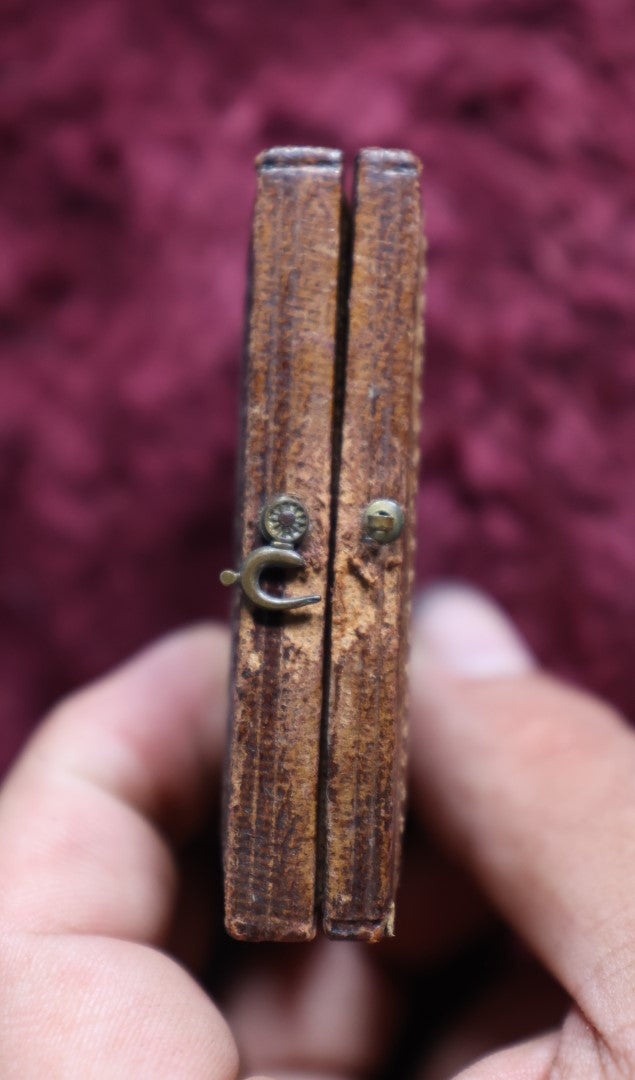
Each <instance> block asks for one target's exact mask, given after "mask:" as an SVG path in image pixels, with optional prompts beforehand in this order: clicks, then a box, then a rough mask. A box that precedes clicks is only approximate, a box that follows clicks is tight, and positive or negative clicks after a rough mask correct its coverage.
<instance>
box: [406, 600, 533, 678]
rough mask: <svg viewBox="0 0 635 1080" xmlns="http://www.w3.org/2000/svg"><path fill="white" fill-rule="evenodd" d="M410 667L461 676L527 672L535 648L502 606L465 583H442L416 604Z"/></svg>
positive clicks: (471, 676) (531, 664) (481, 676)
mask: <svg viewBox="0 0 635 1080" xmlns="http://www.w3.org/2000/svg"><path fill="white" fill-rule="evenodd" d="M412 640H413V648H412V659H411V670H412V673H413V675H414V676H415V677H416V675H417V674H418V672H419V671H420V670H421V669H422V668H424V667H425V669H426V670H429V669H431V668H432V669H437V670H439V671H440V672H444V673H447V674H449V675H454V676H457V677H460V678H490V677H492V676H513V675H521V674H525V673H526V672H527V671H530V670H531V669H532V668H533V667H534V666H535V663H534V660H533V657H532V655H531V652H530V650H529V648H528V646H527V645H526V644H525V642H524V641H523V640H522V638H521V636H520V634H519V633H518V631H517V630H516V628H515V627H514V625H513V624H512V622H511V621H510V620H509V619H508V617H507V616H506V615H505V613H504V612H503V611H502V610H501V608H500V607H499V606H498V605H497V604H496V603H494V601H492V600H491V599H490V598H489V597H487V596H486V595H485V594H484V593H482V592H480V591H479V590H478V589H475V588H474V587H472V586H471V585H468V584H463V583H459V582H457V583H448V584H440V585H435V586H433V587H431V588H430V589H428V590H426V591H425V592H423V593H422V594H421V595H420V597H419V599H418V601H417V602H416V604H415V613H414V619H413V639H412Z"/></svg>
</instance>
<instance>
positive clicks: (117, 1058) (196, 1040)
mask: <svg viewBox="0 0 635 1080" xmlns="http://www.w3.org/2000/svg"><path fill="white" fill-rule="evenodd" d="M227 662H228V643H227V636H226V633H225V631H224V630H222V629H220V628H217V627H201V628H194V629H192V630H187V631H184V632H182V633H180V634H176V635H173V636H172V637H170V638H167V639H165V640H164V641H162V642H160V643H159V644H158V645H156V646H154V647H152V648H151V649H149V650H147V651H146V652H145V653H143V654H141V655H140V656H139V657H138V658H136V659H135V660H133V661H131V662H130V663H129V664H127V665H125V666H124V667H123V668H121V669H119V670H118V671H117V672H115V673H114V674H113V675H111V676H109V677H108V678H106V679H104V680H101V681H100V682H99V683H96V684H95V685H94V686H92V687H89V688H88V689H86V690H83V691H81V692H80V693H78V694H75V695H73V697H71V698H69V699H68V700H67V701H65V702H64V703H62V705H60V706H59V707H58V708H57V709H56V710H55V711H54V712H53V714H52V715H51V716H50V717H49V718H48V719H47V720H46V721H45V723H44V724H43V725H42V726H41V727H40V729H39V730H38V731H37V732H36V733H35V735H34V737H33V738H32V739H31V741H30V743H29V744H28V746H27V748H26V749H25V751H24V752H23V754H22V756H21V757H20V758H19V760H18V761H17V763H16V765H15V766H14V768H13V770H12V771H11V773H10V774H9V776H8V778H7V780H6V781H5V783H4V786H3V788H2V791H1V793H0V926H1V927H2V931H3V932H2V940H1V944H0V965H1V970H2V980H1V984H0V1075H1V1076H2V1077H3V1078H5V1080H40V1078H42V1077H45V1076H46V1077H47V1078H50V1080H65V1078H73V1080H74V1078H77V1077H81V1078H82V1080H84V1078H85V1080H91V1078H95V1080H107V1078H119V1077H122V1078H123V1077H125V1078H135V1080H137V1078H138V1080H146V1078H147V1080H163V1078H165V1080H175V1078H177V1077H178V1078H181V1077H183V1078H184V1080H198V1078H201V1080H202V1078H203V1077H205V1078H206V1080H231V1078H234V1077H236V1075H237V1073H238V1071H239V1066H238V1058H237V1050H236V1042H235V1039H236V1040H237V1041H238V1043H239V1045H240V1048H241V1062H242V1068H243V1071H242V1072H241V1073H240V1075H241V1076H244V1075H246V1073H245V1070H248V1071H250V1072H251V1073H252V1074H253V1073H254V1072H255V1071H256V1070H260V1072H262V1071H263V1070H264V1071H266V1072H267V1073H268V1075H271V1076H273V1077H275V1078H276V1080H283V1078H284V1080H291V1078H294V1080H295V1078H300V1077H301V1078H302V1080H329V1078H337V1080H345V1078H347V1077H361V1076H366V1075H369V1074H370V1073H371V1072H372V1073H376V1069H377V1067H378V1063H379V1062H380V1061H383V1060H384V1059H385V1057H386V1054H387V1052H388V1046H389V1043H390V1042H391V1040H394V1039H395V1038H396V1037H397V1032H398V1029H399V1017H400V1013H401V1011H402V1010H403V1009H404V1008H406V1007H408V1008H409V1009H410V1010H411V1011H412V1009H413V1003H412V1002H410V1003H409V1004H408V1002H407V1001H406V996H405V995H406V993H407V988H408V986H410V985H412V981H411V974H412V970H413V968H415V967H419V968H420V969H424V968H425V967H426V965H430V964H431V963H433V964H434V970H435V971H437V970H439V964H440V961H441V959H442V957H443V955H445V954H447V955H448V956H453V955H455V954H456V952H457V949H458V948H459V947H460V945H461V944H462V943H465V942H466V941H469V940H470V938H471V937H472V936H473V935H475V934H478V933H480V932H482V928H483V926H484V925H485V926H487V923H488V918H489V916H488V914H487V908H486V906H485V904H484V902H483V900H482V899H481V898H479V896H478V894H477V893H476V891H475V890H473V889H472V887H471V886H470V885H469V884H468V883H467V882H466V878H465V877H464V875H463V871H462V870H461V869H460V868H461V867H464V868H465V869H466V870H467V872H468V873H469V874H470V875H473V876H474V878H475V879H476V880H477V881H478V882H479V885H480V888H481V889H482V891H483V894H484V895H485V896H486V897H487V898H489V900H490V901H491V903H492V904H493V905H494V906H495V907H496V908H497V909H498V910H499V911H500V912H501V913H502V914H503V916H504V917H505V918H506V920H507V921H508V922H509V924H510V925H511V926H512V927H514V928H515V929H516V930H517V932H518V933H519V934H520V935H521V936H522V937H523V938H524V939H525V941H526V942H527V943H528V945H529V946H530V947H531V948H532V949H533V950H534V952H535V954H536V956H537V957H538V958H539V959H540V960H541V961H542V963H543V964H544V966H545V968H546V969H548V970H549V971H550V972H551V973H552V974H553V976H555V978H556V979H557V980H558V981H559V982H560V984H561V985H562V986H563V987H564V988H565V990H566V992H567V995H568V996H569V997H570V999H571V1004H570V1008H569V1011H568V1014H567V1016H566V1019H565V1020H564V1023H563V1024H562V1026H561V1027H560V1028H559V1029H557V1030H554V1031H552V1032H550V1033H549V1034H546V1035H541V1036H538V1037H536V1038H534V1039H532V1040H531V1041H529V1042H525V1043H523V1044H521V1045H517V1046H515V1047H513V1048H511V1049H507V1050H503V1051H500V1052H498V1053H496V1054H494V1055H493V1056H490V1057H486V1058H484V1059H483V1060H482V1061H480V1062H479V1063H478V1064H476V1065H473V1066H472V1067H470V1068H468V1069H467V1071H465V1072H463V1073H461V1077H462V1080H468V1078H469V1080H547V1078H555V1077H558V1080H564V1078H571V1080H587V1078H589V1080H591V1078H600V1077H602V1078H606V1077H609V1078H610V1077H613V1076H615V1077H620V1078H624V1077H627V1076H631V1075H635V1045H634V1041H635V1040H634V1038H633V1030H634V1027H633V1023H634V1021H633V1012H634V1002H633V1001H632V1000H631V999H632V998H633V997H634V995H635V941H634V938H633V923H634V920H635V900H634V899H633V889H632V886H631V876H632V873H633V872H632V869H631V864H632V853H633V848H634V847H635V791H634V790H633V780H632V777H633V774H634V771H635V769H634V767H635V737H634V736H633V734H632V733H631V732H630V731H629V730H628V728H627V727H626V726H625V724H624V722H623V721H622V720H621V719H620V718H619V717H617V716H615V715H614V714H613V713H612V712H611V710H609V709H608V708H607V707H606V706H604V705H603V704H601V703H600V702H597V701H595V700H594V699H592V698H591V697H589V696H588V695H586V694H582V693H579V692H577V691H574V690H571V689H568V688H566V687H564V686H562V685H561V684H560V683H558V682H556V681H555V680H553V679H550V678H549V677H548V676H546V675H544V674H543V673H541V672H540V671H538V670H537V668H536V667H535V666H534V663H533V661H532V659H531V657H530V656H529V654H528V652H527V650H526V649H525V647H524V646H523V645H522V643H521V642H520V640H519V639H518V638H517V636H516V635H515V634H514V632H513V630H512V629H511V627H509V625H508V624H507V623H506V621H504V620H503V618H502V617H501V616H500V615H499V614H498V613H497V612H496V610H495V609H493V608H491V607H490V606H489V605H488V604H486V602H485V601H483V600H482V599H479V598H478V597H477V596H475V595H474V594H473V593H471V592H469V591H467V590H458V589H454V590H435V591H433V592H432V593H431V594H430V596H429V598H428V600H427V601H426V602H425V603H424V605H423V607H422V610H421V611H420V614H419V618H418V620H417V623H416V629H415V634H414V643H413V653H412V663H411V668H412V697H413V720H412V725H411V731H412V735H411V758H412V765H413V788H412V795H411V810H412V815H413V819H414V820H415V821H418V822H419V823H420V824H421V826H422V827H425V829H426V830H430V831H433V832H434V833H435V834H436V836H437V837H438V842H439V844H440V845H441V846H442V848H444V849H446V850H447V851H448V852H449V860H446V859H444V858H443V856H441V855H440V854H439V853H438V852H437V851H436V850H435V849H431V848H430V845H429V844H426V845H424V844H423V842H422V841H421V839H420V838H418V837H417V831H416V826H415V828H414V830H413V833H414V841H413V844H412V846H411V848H410V850H409V852H407V854H406V864H405V873H404V884H403V888H402V891H401V896H400V903H399V906H398V924H397V938H396V939H395V941H394V942H391V943H387V944H386V945H385V946H384V945H382V946H380V947H367V946H362V945H357V944H348V943H341V942H329V941H327V940H325V939H321V940H318V941H316V942H314V943H312V944H310V945H302V946H297V945H296V946H293V945H291V946H279V947H271V946H262V945H256V946H244V945H237V946H236V954H235V955H237V956H238V960H239V963H238V966H237V968H236V969H235V970H234V972H233V975H232V972H231V971H227V972H225V973H224V974H223V975H222V976H221V977H219V978H215V981H216V982H219V983H221V984H224V986H223V989H224V1007H225V1014H226V1017H227V1019H224V1018H223V1016H222V1015H221V1013H220V1011H219V1010H218V1009H217V1007H216V1006H215V1005H214V1003H213V1002H212V1000H211V999H210V998H209V997H208V996H207V995H206V994H205V993H204V992H203V990H202V989H201V988H200V986H199V985H198V983H197V982H196V981H195V979H194V978H193V977H192V976H191V975H190V974H189V973H188V972H187V970H186V966H187V965H190V964H191V963H195V958H197V957H198V958H201V957H202V956H203V955H204V954H205V952H206V949H207V945H208V943H209V939H210V933H211V930H212V925H213V923H214V921H215V920H216V921H217V920H218V911H217V910H214V905H213V902H212V899H211V898H209V897H208V896H207V892H206V889H205V887H204V882H202V881H201V880H200V869H201V863H200V858H199V860H198V861H194V862H192V860H191V858H188V846H189V843H190V838H191V837H193V836H195V835H196V833H197V832H199V831H200V829H201V827H204V826H205V824H206V823H207V827H208V828H209V822H208V811H209V806H210V803H211V802H212V801H213V794H212V789H213V788H214V787H216V790H217V786H218V776H219V769H220V763H221V759H222V752H223V741H224V729H225V712H226V694H225V682H226V673H227ZM455 864H456V865H455ZM217 906H218V905H216V908H217ZM212 947H213V941H212ZM160 950H164V951H160ZM170 954H172V955H173V956H174V958H172V955H170ZM518 968H520V974H521V977H519V974H518ZM400 976H403V977H404V978H403V985H400ZM503 979H509V980H511V981H509V982H507V983H505V982H502V983H501V984H500V985H499V986H498V987H495V988H494V990H493V992H492V988H490V989H489V990H488V991H487V993H486V994H485V995H484V997H483V999H482V1000H481V1001H480V1002H476V1003H474V1005H473V1006H472V1007H471V1011H470V1009H467V1010H466V1012H465V1015H464V1016H463V1017H462V1018H459V1019H458V1020H457V1024H456V1026H455V1028H454V1030H453V1031H451V1032H448V1033H447V1034H445V1035H444V1036H443V1037H442V1038H440V1039H439V1044H438V1045H437V1047H436V1048H435V1049H434V1050H433V1051H432V1052H431V1053H430V1054H429V1055H428V1057H427V1059H426V1061H424V1062H422V1063H421V1066H420V1071H419V1073H418V1080H441V1078H442V1077H447V1076H448V1075H450V1073H451V1072H453V1071H456V1069H458V1068H459V1067H461V1066H462V1065H463V1064H464V1063H465V1062H467V1061H468V1060H470V1058H471V1059H473V1058H474V1057H475V1056H477V1055H478V1054H479V1053H481V1052H482V1051H484V1050H486V1049H488V1048H489V1047H490V1046H493V1045H496V1040H497V1039H498V1038H500V1037H501V1030H502V1031H503V1032H504V1037H513V1036H514V1035H516V1034H520V1033H521V1030H522V1026H519V1027H518V1030H517V1031H516V1030H514V1028H513V1025H512V1027H510V1028H509V1029H508V1030H506V1029H505V1024H503V1025H501V1012H507V1011H508V1012H509V1013H513V1006H514V996H515V997H516V1000H519V1001H521V1002H522V1003H523V1011H524V1012H525V1013H526V1014H528V1013H529V1011H530V1010H533V1013H532V1016H531V1017H529V1016H527V1017H526V1019H527V1024H526V1028H527V1031H530V1030H531V1029H532V1027H533V1026H534V1025H535V1024H537V1023H540V1021H541V1020H542V1019H544V1020H545V1021H546V1022H549V1020H550V1014H551V1010H552V1002H553V1009H554V1012H553V1015H554V1016H555V1015H557V1011H558V1010H559V1008H560V1003H559V999H558V998H557V996H555V997H553V996H552V997H550V998H549V1000H548V1001H547V1004H546V1008H545V1009H543V1012H544V1014H545V1015H544V1017H540V1015H539V1014H540V1010H539V1009H538V1010H537V1011H536V1010H535V1005H536V1002H535V996H536V987H538V988H539V990H540V992H541V994H542V993H543V991H544V987H545V986H546V985H548V984H546V983H545V982H544V981H541V980H542V976H540V974H539V973H538V971H537V969H536V968H534V967H532V966H531V965H529V964H526V963H521V964H520V965H516V970H514V971H512V972H511V973H509V975H505V976H503ZM523 979H524V983H523ZM460 991H461V987H459V986H457V997H458V996H460ZM488 995H489V996H488ZM501 998H502V1000H503V1002H504V1006H503V1008H501ZM538 1004H540V1002H539V1003H538ZM414 1008H415V1009H416V1003H414ZM423 1022H424V1018H423V1017H422V1025H423ZM232 1032H233V1034H232ZM392 1075H396V1074H394V1073H393V1074H392Z"/></svg>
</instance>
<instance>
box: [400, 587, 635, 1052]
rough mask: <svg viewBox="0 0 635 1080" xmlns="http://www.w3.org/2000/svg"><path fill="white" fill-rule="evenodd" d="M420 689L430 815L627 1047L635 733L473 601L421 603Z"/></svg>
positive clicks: (633, 985)
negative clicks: (541, 663)
mask: <svg viewBox="0 0 635 1080" xmlns="http://www.w3.org/2000/svg"><path fill="white" fill-rule="evenodd" d="M412 685H413V697H414V699H415V702H416V708H415V714H414V724H413V729H412V736H413V737H412V748H413V756H414V758H415V763H416V768H417V774H418V777H419V778H420V787H419V788H418V789H417V791H416V793H415V797H416V801H417V802H418V805H419V808H420V810H421V811H423V813H424V815H425V816H426V818H427V820H428V821H429V822H436V824H437V826H438V827H439V828H441V830H442V831H443V832H444V834H445V835H446V837H449V838H450V840H451V842H452V844H453V846H454V848H455V851H457V852H458V853H459V856H460V858H461V859H462V861H464V862H465V863H467V864H468V865H470V866H471V867H472V868H473V870H474V871H475V872H476V874H477V876H478V878H479V879H480V882H481V883H482V885H483V887H484V889H485V891H486V892H487V893H488V895H489V896H490V898H491V899H492V900H493V901H494V902H495V903H496V904H497V905H498V906H499V908H500V909H501V910H502V911H503V913H504V914H505V915H506V916H507V917H508V918H509V920H510V922H511V923H512V924H513V925H514V926H515V927H516V929H517V930H518V931H519V932H520V933H521V934H522V935H523V936H524V937H525V938H526V940H527V941H528V942H529V943H530V944H531V945H532V946H533V947H534V949H535V950H536V952H537V953H538V955H539V956H540V957H541V959H542V961H543V962H544V963H545V965H546V966H547V967H548V968H549V969H550V970H551V971H552V973H553V974H554V975H555V976H556V977H557V978H558V979H559V980H560V981H561V982H562V984H563V985H564V987H565V988H566V989H567V990H568V991H569V993H570V994H571V995H572V996H573V997H574V999H575V1000H576V1001H577V1002H578V1004H579V1005H580V1007H581V1009H582V1010H583V1012H584V1014H585V1016H586V1018H587V1019H588V1021H589V1022H590V1023H591V1024H593V1025H594V1026H595V1027H596V1028H597V1029H598V1030H599V1031H600V1032H602V1034H603V1036H604V1037H606V1038H607V1039H610V1038H613V1039H614V1040H615V1041H616V1043H618V1044H619V1041H620V1039H621V1038H622V1036H623V1034H624V1032H625V1030H627V1029H625V1024H626V1025H628V1024H629V1023H632V1020H633V1016H634V1015H635V901H634V890H633V884H634V881H633V865H634V860H635V784H634V783H633V776H634V775H635V738H634V736H633V733H632V732H631V731H630V730H629V729H628V727H627V725H626V724H625V723H624V722H623V720H622V719H621V718H620V717H619V716H617V715H616V714H614V713H613V712H612V710H610V709H609V708H608V706H605V705H604V704H603V703H601V702H599V701H597V700H595V699H594V698H592V697H591V696H590V695H587V694H584V693H582V692H580V691H577V690H574V689H572V688H569V687H567V686H565V685H563V684H562V683H559V682H558V681H557V680H555V679H553V678H550V677H549V676H547V675H545V674H544V673H541V672H540V671H539V670H538V668H537V667H536V665H535V664H533V662H532V661H531V659H530V657H529V654H528V652H527V650H526V649H525V648H524V646H523V645H522V643H521V641H520V639H519V638H518V636H517V635H516V634H515V632H514V630H513V628H512V627H511V625H510V624H509V623H508V622H507V621H506V620H505V619H504V617H503V615H502V614H501V613H500V612H498V611H497V609H495V608H494V607H493V605H490V604H488V603H487V602H486V601H485V599H484V598H480V597H479V596H478V595H477V594H475V593H473V592H471V591H468V590H454V591H453V592H450V593H448V592H446V593H445V594H441V593H439V594H437V596H436V597H435V598H431V600H430V602H429V603H428V605H424V609H423V611H422V614H421V619H420V621H419V624H418V632H417V633H415V646H414V649H413V658H412Z"/></svg>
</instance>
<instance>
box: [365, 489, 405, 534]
mask: <svg viewBox="0 0 635 1080" xmlns="http://www.w3.org/2000/svg"><path fill="white" fill-rule="evenodd" d="M403 526H404V512H403V510H402V508H401V506H400V505H399V503H398V502H395V500H394V499H373V501H372V502H370V503H369V504H368V506H367V507H366V509H365V510H364V517H363V530H364V532H363V539H364V540H374V541H375V542H376V543H378V544H390V543H392V541H393V540H396V539H397V538H398V537H399V536H400V535H401V530H402V529H403Z"/></svg>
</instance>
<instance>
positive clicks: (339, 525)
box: [223, 147, 423, 941]
mask: <svg viewBox="0 0 635 1080" xmlns="http://www.w3.org/2000/svg"><path fill="white" fill-rule="evenodd" d="M257 170H258V189H257V197H256V204H255V210H254V221H253V231H252V258H251V273H250V297H249V306H248V323H247V344H246V358H245V367H244V386H243V398H242V400H243V407H242V424H243V432H242V451H241V452H242V459H241V466H240V474H239V481H240V483H239V494H238V500H239V502H238V505H239V515H240V517H239V523H238V524H239V552H238V560H239V563H238V565H239V566H243V567H244V565H245V560H246V559H247V557H248V556H249V555H250V553H251V552H253V551H254V549H256V548H258V547H260V546H261V545H263V544H264V543H266V541H265V540H264V539H263V537H262V535H261V532H260V529H259V517H260V513H261V509H262V507H263V505H264V504H265V503H266V502H267V501H268V500H269V499H270V498H271V497H272V496H275V495H278V494H281V493H283V492H285V493H288V494H291V495H295V496H297V497H298V498H300V499H301V500H302V502H303V503H304V504H305V506H306V508H307V510H308V513H309V516H310V521H311V526H310V529H309V532H308V533H307V535H306V537H305V538H304V540H303V541H302V542H301V543H300V544H299V547H298V551H299V553H300V554H302V556H303V557H304V558H305V560H306V567H305V569H304V570H301V571H300V572H297V573H296V572H294V573H292V574H287V573H285V574H284V576H283V575H282V574H281V573H279V574H278V576H275V574H273V575H271V577H267V576H264V577H263V585H264V587H265V589H266V590H268V591H269V593H270V594H276V595H284V596H292V595H294V594H298V595H300V594H306V593H316V594H319V595H320V596H321V597H322V601H321V602H320V603H319V604H314V605H312V606H310V607H306V608H300V609H297V610H291V611H284V612H269V611H265V610H262V609H261V608H259V607H258V606H255V605H254V604H253V603H252V602H251V601H250V600H248V599H247V598H246V597H245V596H244V595H243V594H242V592H241V590H240V587H236V594H235V608H234V612H235V615H234V643H233V670H232V688H231V720H230V736H229V752H228V760H227V773H226V783H225V804H224V814H225V821H224V843H223V848H224V876H225V923H226V927H227V930H228V932H229V933H230V934H232V936H234V937H237V938H242V939H246V940H255V941H257V940H263V941H264V940H270V941H275V940H277V941H300V940H306V939H309V938H311V937H313V936H314V934H315V932H316V927H317V923H318V920H320V921H321V925H322V927H323V929H324V931H325V932H326V933H327V934H329V935H330V936H331V937H337V938H358V939H363V940H369V941H376V940H379V939H380V938H381V937H383V936H384V935H386V934H391V933H392V932H393V929H394V897H395V889H396V884H397V877H398V867H399V856H400V840H401V832H402V827H403V808H404V779H405V734H406V729H405V724H406V715H407V700H406V693H407V691H406V678H405V666H406V655H407V646H408V623H409V612H410V592H411V586H412V574H413V555H414V496H415V490H416V482H417V447H418V430H419V420H418V418H419V382H420V373H421V358H422V265H423V257H422V249H423V244H422V235H421V214H420V196H419V174H420V164H419V162H418V160H417V159H416V158H415V157H414V155H412V154H410V153H409V152H406V151H391V150H378V149H370V150H364V151H362V152H361V154H360V155H359V157H358V160H357V163H356V177H355V202H354V215H353V216H354V220H353V230H352V245H351V243H350V242H349V240H348V214H347V211H346V208H345V205H344V201H343V195H342V158H341V154H340V153H339V151H335V150H323V149H320V148H317V149H316V148H289V147H287V148H279V149H274V150H270V151H267V152H266V153H264V154H262V155H261V156H260V157H259V158H258V160H257ZM381 497H383V498H390V499H393V500H396V501H397V502H398V503H399V504H400V505H401V507H402V508H403V511H404V514H405V525H404V529H403V531H402V533H401V535H400V536H399V537H398V538H397V539H395V540H394V541H392V542H391V543H387V544H380V543H378V542H376V541H374V540H369V538H368V536H367V535H366V534H365V531H364V528H363V513H364V508H365V507H366V505H367V504H368V503H369V502H370V501H371V500H372V499H377V498H381Z"/></svg>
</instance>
